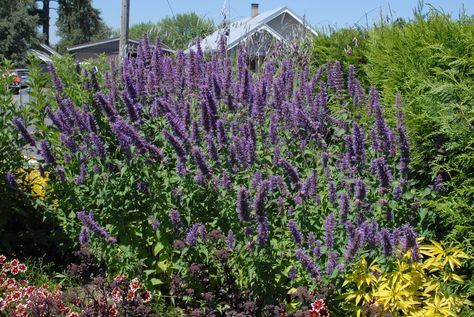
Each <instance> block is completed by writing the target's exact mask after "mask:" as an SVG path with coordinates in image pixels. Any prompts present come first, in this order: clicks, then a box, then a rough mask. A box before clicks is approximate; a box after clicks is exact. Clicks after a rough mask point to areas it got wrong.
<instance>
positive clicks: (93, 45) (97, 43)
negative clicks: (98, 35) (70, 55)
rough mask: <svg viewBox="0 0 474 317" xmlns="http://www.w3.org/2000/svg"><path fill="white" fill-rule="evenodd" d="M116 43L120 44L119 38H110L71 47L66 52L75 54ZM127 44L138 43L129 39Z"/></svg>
mask: <svg viewBox="0 0 474 317" xmlns="http://www.w3.org/2000/svg"><path fill="white" fill-rule="evenodd" d="M118 42H120V38H119V37H114V38H111V39H105V40H100V41H95V42H90V43H83V44H79V45H75V46H72V47H68V48H67V50H68V52H75V51H78V50H84V49H94V48H96V47H98V46H107V45H110V44H112V45H114V44H116V43H117V44H118ZM128 43H129V44H135V45H138V41H136V40H132V39H129V40H128Z"/></svg>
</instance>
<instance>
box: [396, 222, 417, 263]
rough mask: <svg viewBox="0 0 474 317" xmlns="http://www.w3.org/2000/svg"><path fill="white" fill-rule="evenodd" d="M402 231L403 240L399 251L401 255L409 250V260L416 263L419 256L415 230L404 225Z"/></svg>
mask: <svg viewBox="0 0 474 317" xmlns="http://www.w3.org/2000/svg"><path fill="white" fill-rule="evenodd" d="M402 231H403V238H402V245H401V251H402V252H403V253H405V252H407V251H408V250H410V253H411V259H412V260H413V261H418V260H419V259H420V254H419V252H418V240H417V238H418V237H417V234H416V232H415V229H413V227H412V226H411V225H409V224H406V225H404V226H403V227H402Z"/></svg>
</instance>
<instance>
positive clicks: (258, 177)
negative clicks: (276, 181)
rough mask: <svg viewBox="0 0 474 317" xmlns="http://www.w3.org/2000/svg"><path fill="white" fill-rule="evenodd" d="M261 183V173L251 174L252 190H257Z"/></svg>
mask: <svg viewBox="0 0 474 317" xmlns="http://www.w3.org/2000/svg"><path fill="white" fill-rule="evenodd" d="M262 181H263V175H262V172H260V171H259V170H257V171H256V172H255V173H254V174H253V177H252V187H251V188H252V189H257V188H258V186H260V184H261V183H262ZM271 185H272V184H271V183H270V188H272V187H271Z"/></svg>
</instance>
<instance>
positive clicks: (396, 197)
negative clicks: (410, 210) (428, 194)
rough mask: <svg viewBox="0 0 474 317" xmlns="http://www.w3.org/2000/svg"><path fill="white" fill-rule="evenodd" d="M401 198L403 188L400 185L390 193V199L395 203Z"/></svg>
mask: <svg viewBox="0 0 474 317" xmlns="http://www.w3.org/2000/svg"><path fill="white" fill-rule="evenodd" d="M402 196H403V188H402V185H397V186H395V187H394V188H393V191H392V197H393V199H394V200H396V201H399V200H400V199H402Z"/></svg>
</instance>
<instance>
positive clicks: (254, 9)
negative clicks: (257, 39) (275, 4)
mask: <svg viewBox="0 0 474 317" xmlns="http://www.w3.org/2000/svg"><path fill="white" fill-rule="evenodd" d="M251 8H252V11H251V13H252V18H255V17H256V16H257V15H258V3H252V4H251Z"/></svg>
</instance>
